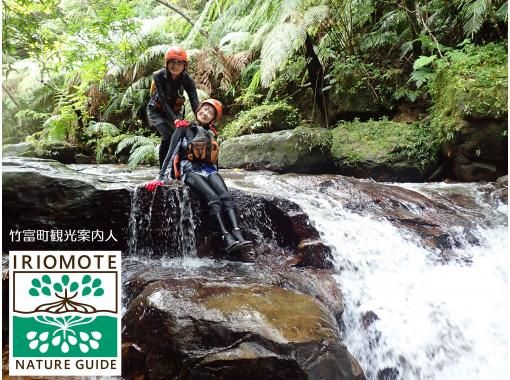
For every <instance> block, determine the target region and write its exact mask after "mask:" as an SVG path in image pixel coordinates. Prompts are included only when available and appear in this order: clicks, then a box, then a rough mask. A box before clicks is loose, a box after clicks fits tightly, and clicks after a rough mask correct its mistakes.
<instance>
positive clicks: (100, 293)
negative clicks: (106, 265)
mask: <svg viewBox="0 0 510 380" xmlns="http://www.w3.org/2000/svg"><path fill="white" fill-rule="evenodd" d="M103 294H104V289H103V288H99V289H96V291H95V292H94V295H95V296H96V297H99V296H102V295H103Z"/></svg>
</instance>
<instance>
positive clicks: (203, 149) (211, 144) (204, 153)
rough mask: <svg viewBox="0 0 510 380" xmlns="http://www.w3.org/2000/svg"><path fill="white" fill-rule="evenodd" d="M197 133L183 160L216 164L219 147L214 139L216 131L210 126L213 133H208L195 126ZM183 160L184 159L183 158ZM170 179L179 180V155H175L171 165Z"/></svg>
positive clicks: (180, 174)
mask: <svg viewBox="0 0 510 380" xmlns="http://www.w3.org/2000/svg"><path fill="white" fill-rule="evenodd" d="M196 128H197V133H196V135H195V136H194V137H193V139H192V140H191V142H190V143H189V144H188V147H187V149H186V153H185V155H184V156H185V159H187V160H188V161H192V162H193V161H195V162H198V161H200V162H206V163H209V164H212V165H216V164H217V162H218V152H219V146H218V142H217V141H216V140H215V139H214V136H215V135H217V133H215V132H216V130H214V128H213V127H212V125H211V127H210V128H211V129H212V130H213V132H209V131H207V130H206V129H204V128H203V127H202V126H199V125H197V126H196ZM183 158H184V157H183ZM171 175H172V178H175V179H181V176H182V173H181V155H180V154H178V153H177V154H176V155H175V157H174V160H173V163H172V171H171Z"/></svg>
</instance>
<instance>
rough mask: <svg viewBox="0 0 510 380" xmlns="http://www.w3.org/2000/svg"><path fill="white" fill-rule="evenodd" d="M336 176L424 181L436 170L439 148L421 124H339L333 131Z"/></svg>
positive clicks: (371, 122)
mask: <svg viewBox="0 0 510 380" xmlns="http://www.w3.org/2000/svg"><path fill="white" fill-rule="evenodd" d="M332 136H333V146H332V148H331V154H332V156H333V159H334V162H335V164H336V166H337V169H336V172H337V173H339V174H343V175H350V176H355V177H361V178H372V179H375V180H377V181H408V182H419V181H424V180H425V179H426V178H427V177H429V176H430V174H432V172H433V171H434V169H435V168H436V167H437V162H438V157H439V148H438V146H437V145H435V144H434V141H433V138H432V135H431V134H430V132H429V131H428V130H427V129H426V128H424V127H422V126H420V125H418V124H406V123H395V122H392V121H368V122H359V121H354V122H349V123H340V124H338V125H337V127H336V128H335V129H333V131H332Z"/></svg>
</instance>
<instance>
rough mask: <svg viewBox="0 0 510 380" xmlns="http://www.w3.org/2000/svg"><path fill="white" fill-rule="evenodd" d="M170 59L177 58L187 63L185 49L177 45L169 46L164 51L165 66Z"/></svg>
mask: <svg viewBox="0 0 510 380" xmlns="http://www.w3.org/2000/svg"><path fill="white" fill-rule="evenodd" d="M171 59H177V60H179V61H184V62H186V63H188V55H187V54H186V51H185V50H184V49H183V48H182V47H179V46H170V47H169V48H168V50H167V51H166V53H165V66H166V64H167V63H168V61H170V60H171Z"/></svg>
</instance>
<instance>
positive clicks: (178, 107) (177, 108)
mask: <svg viewBox="0 0 510 380" xmlns="http://www.w3.org/2000/svg"><path fill="white" fill-rule="evenodd" d="M156 95H158V94H157V87H156V82H155V81H154V80H152V82H151V89H150V97H151V99H153V100H154V103H153V104H154V106H155V107H156V109H157V110H158V111H161V110H162V109H163V108H162V107H161V103H160V101H159V96H156ZM167 100H168V101H169V106H170V108H171V109H172V111H174V112H175V113H176V114H179V113H180V112H181V111H182V107H183V105H184V102H185V101H186V98H185V97H184V87H183V86H182V85H181V86H180V87H179V89H178V90H177V96H176V97H175V99H167ZM174 100H175V101H174Z"/></svg>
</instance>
